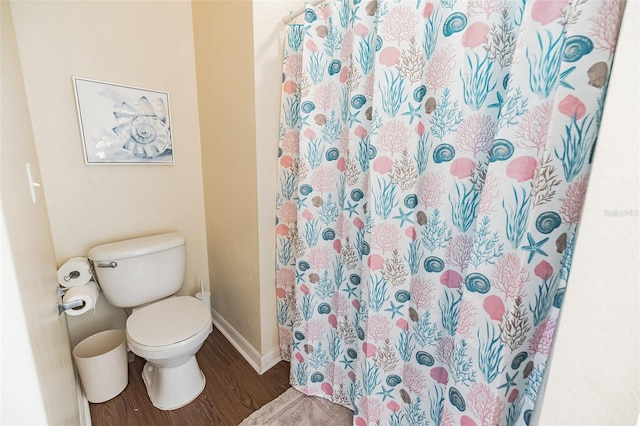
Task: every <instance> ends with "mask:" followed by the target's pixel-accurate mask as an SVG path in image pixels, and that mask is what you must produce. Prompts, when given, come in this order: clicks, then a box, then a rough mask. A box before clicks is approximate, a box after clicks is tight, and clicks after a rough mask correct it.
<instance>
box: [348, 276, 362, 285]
mask: <svg viewBox="0 0 640 426" xmlns="http://www.w3.org/2000/svg"><path fill="white" fill-rule="evenodd" d="M360 279H361V278H360V275H358V274H351V275H350V276H349V282H350V283H351V284H353V285H358V284H360Z"/></svg>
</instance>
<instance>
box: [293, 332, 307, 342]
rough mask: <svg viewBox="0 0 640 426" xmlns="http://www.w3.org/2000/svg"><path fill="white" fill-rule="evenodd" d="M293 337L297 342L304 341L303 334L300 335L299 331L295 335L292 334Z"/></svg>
mask: <svg viewBox="0 0 640 426" xmlns="http://www.w3.org/2000/svg"><path fill="white" fill-rule="evenodd" d="M293 336H294V337H295V338H296V339H298V340H304V339H305V335H304V334H302V333H301V332H299V331H296V332H295V333H293Z"/></svg>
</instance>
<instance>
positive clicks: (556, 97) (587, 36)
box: [276, 0, 624, 426]
mask: <svg viewBox="0 0 640 426" xmlns="http://www.w3.org/2000/svg"><path fill="white" fill-rule="evenodd" d="M623 7H624V3H623V2H622V1H620V0H573V1H568V0H528V1H525V0H440V1H421V0H402V1H391V0H378V1H377V2H376V1H375V0H373V1H367V0H361V1H360V0H351V1H346V0H345V1H340V0H336V1H334V2H330V3H326V4H323V5H320V6H318V7H314V6H308V7H307V8H306V11H305V13H304V16H303V23H302V24H294V25H289V26H287V27H286V30H285V32H286V39H285V42H284V70H283V81H282V110H281V122H280V145H279V150H278V161H279V184H278V194H277V224H276V231H277V265H276V268H277V273H276V279H277V302H278V324H279V332H280V343H281V352H282V356H283V358H285V359H288V360H290V361H291V383H292V385H293V386H294V387H295V388H297V389H298V390H300V391H302V392H304V393H306V394H308V395H317V396H321V397H324V398H327V399H329V400H331V401H333V402H335V403H337V404H340V405H343V406H346V407H348V408H350V409H352V410H353V411H354V424H356V425H364V424H385V425H400V424H408V425H427V424H435V425H464V426H471V425H497V424H500V425H515V424H528V422H529V419H530V417H531V413H532V410H533V408H534V406H535V402H536V397H537V395H538V391H539V388H540V383H541V380H542V377H543V374H544V372H545V367H546V365H547V359H548V356H549V351H550V348H551V343H552V340H553V336H554V331H555V328H556V322H557V319H558V314H559V311H560V308H561V305H562V300H563V297H564V294H565V287H566V284H567V278H568V275H569V270H570V267H571V258H572V255H573V250H574V247H575V241H576V231H577V227H578V223H579V220H580V211H581V206H582V202H583V199H584V195H585V191H586V188H587V182H588V177H589V170H590V167H591V162H592V156H593V150H594V146H595V143H596V137H597V132H598V127H599V125H600V119H601V116H602V109H603V105H604V100H605V94H606V89H607V81H608V77H609V73H610V70H611V65H612V60H613V54H614V50H615V45H616V38H617V34H618V28H619V24H620V20H621V16H622V11H623Z"/></svg>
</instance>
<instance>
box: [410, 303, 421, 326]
mask: <svg viewBox="0 0 640 426" xmlns="http://www.w3.org/2000/svg"><path fill="white" fill-rule="evenodd" d="M409 319H410V320H411V321H413V322H418V320H419V319H420V316H419V315H418V312H417V311H416V310H415V309H413V307H411V306H410V307H409Z"/></svg>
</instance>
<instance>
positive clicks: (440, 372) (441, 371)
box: [429, 367, 449, 385]
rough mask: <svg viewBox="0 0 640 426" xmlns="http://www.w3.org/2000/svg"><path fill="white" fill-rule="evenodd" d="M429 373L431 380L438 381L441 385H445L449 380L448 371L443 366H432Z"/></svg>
mask: <svg viewBox="0 0 640 426" xmlns="http://www.w3.org/2000/svg"><path fill="white" fill-rule="evenodd" d="M429 375H430V376H431V378H432V379H433V380H435V381H436V382H438V383H440V384H441V385H446V384H447V382H448V381H449V373H448V372H447V369H446V368H444V367H433V368H432V369H431V371H430V372H429Z"/></svg>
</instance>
